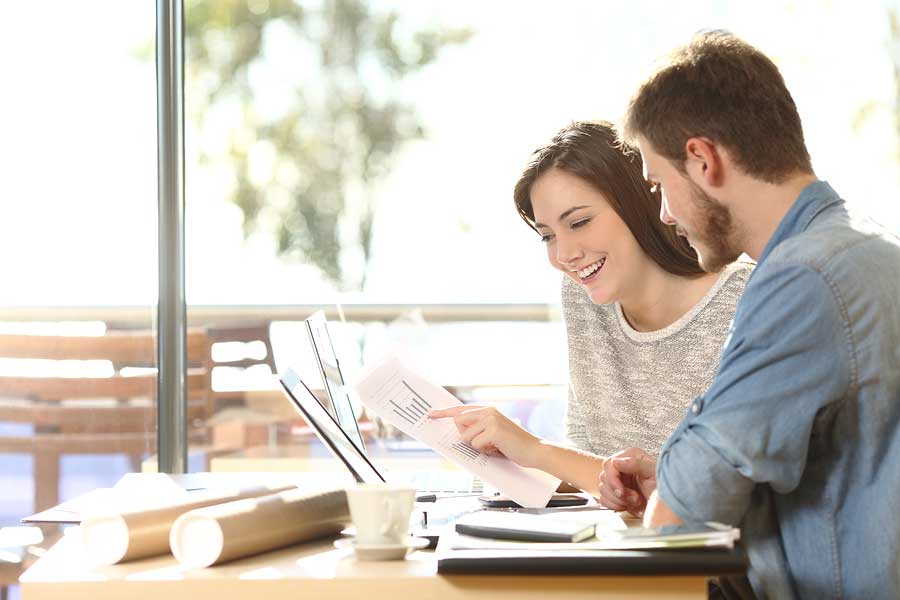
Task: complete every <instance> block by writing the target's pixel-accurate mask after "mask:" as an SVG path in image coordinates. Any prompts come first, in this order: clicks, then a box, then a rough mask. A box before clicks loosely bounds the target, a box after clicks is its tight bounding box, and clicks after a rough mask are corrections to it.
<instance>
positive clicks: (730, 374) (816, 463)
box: [600, 32, 900, 600]
mask: <svg viewBox="0 0 900 600" xmlns="http://www.w3.org/2000/svg"><path fill="white" fill-rule="evenodd" d="M624 134H625V137H626V138H627V139H629V140H631V141H634V142H636V144H637V145H638V146H639V147H640V149H641V152H642V154H643V157H644V161H645V164H646V169H647V177H648V180H649V181H650V183H651V185H654V186H656V187H658V188H659V189H660V190H661V191H662V194H663V201H662V211H661V215H660V216H661V219H662V220H663V221H665V222H667V223H672V224H675V225H676V226H677V228H678V230H679V232H680V233H681V234H682V235H684V236H686V237H687V239H688V240H689V241H690V243H691V245H692V246H693V247H694V249H695V250H696V251H697V253H698V255H699V257H700V262H701V264H702V265H703V267H704V268H705V269H707V270H710V271H715V270H717V269H720V268H721V267H722V266H723V265H725V264H727V263H728V262H730V261H732V260H734V259H735V258H737V257H738V256H739V254H740V253H742V252H745V253H747V254H748V255H749V256H750V257H752V258H753V259H755V260H756V261H757V262H758V266H757V267H756V270H755V272H754V273H753V275H752V276H751V278H750V280H749V282H748V284H747V287H746V289H745V291H744V295H743V298H742V299H741V302H740V304H739V305H738V308H737V311H736V313H735V316H734V321H733V324H732V328H731V331H730V333H729V336H728V338H727V341H726V343H725V347H724V350H723V354H722V358H721V363H720V366H719V370H718V372H717V374H716V378H715V380H714V382H713V384H712V386H711V387H710V388H709V390H708V391H707V392H706V393H705V394H703V395H702V396H700V397H699V398H697V399H696V400H695V401H694V402H693V403H692V405H691V407H690V410H689V411H688V412H687V414H686V416H685V418H684V420H683V421H682V423H681V424H680V425H679V426H678V428H677V429H676V431H675V432H674V433H673V434H672V436H671V437H670V438H669V440H668V441H667V442H666V443H665V444H664V446H663V447H662V449H661V451H660V455H659V459H658V463H656V464H654V460H653V458H652V457H649V456H648V455H646V454H644V453H643V452H641V451H639V450H636V449H629V450H626V451H623V452H620V453H618V454H617V455H615V456H613V457H610V458H608V459H606V460H605V461H604V467H603V473H602V474H601V476H600V487H601V494H602V501H603V502H604V504H606V505H608V506H610V507H612V508H617V509H623V508H629V509H631V510H632V511H633V512H638V513H639V512H642V511H643V512H644V521H645V525H648V526H655V525H662V524H675V523H680V522H683V521H688V522H702V521H720V522H724V523H729V524H733V525H738V526H740V527H741V531H742V539H743V543H744V545H745V547H746V549H747V552H748V556H749V559H750V570H749V572H748V579H749V583H750V584H751V585H752V589H753V591H754V592H755V593H756V595H758V596H760V597H769V598H791V597H802V598H815V599H816V600H820V599H823V598H840V597H847V598H882V597H883V598H897V597H900V429H898V425H900V243H898V240H897V239H896V238H895V237H892V236H890V235H888V234H886V233H884V232H883V231H882V230H881V229H880V228H879V227H877V226H876V225H874V224H872V223H871V222H867V221H864V220H855V219H853V218H851V217H850V216H849V215H848V212H847V209H846V207H845V205H844V201H843V200H841V199H840V197H839V196H838V195H837V194H836V193H835V191H834V190H833V189H832V188H831V187H830V186H829V185H828V184H827V183H825V182H823V181H819V180H818V179H817V178H816V176H815V174H814V172H813V169H812V165H811V162H810V158H809V154H808V152H807V150H806V146H805V143H804V140H803V131H802V127H801V124H800V117H799V115H798V114H797V108H796V106H795V104H794V101H793V99H792V98H791V95H790V93H789V92H788V90H787V88H786V86H785V84H784V80H783V79H782V77H781V75H780V73H779V72H778V69H777V67H776V66H775V65H774V64H773V63H772V61H770V60H769V59H768V58H767V57H765V56H764V55H763V54H762V53H760V52H759V51H758V50H756V49H755V48H753V47H752V46H750V45H748V44H746V43H745V42H743V41H741V40H739V39H738V38H736V37H734V36H732V35H730V34H727V33H724V32H708V33H704V34H701V35H699V36H697V37H696V38H695V39H694V40H692V42H691V43H690V44H689V45H688V46H686V47H685V48H683V49H681V50H679V51H678V52H677V53H676V54H675V55H674V56H673V57H672V60H671V63H670V64H668V65H666V66H665V67H663V68H662V69H661V70H660V71H658V72H657V73H656V74H655V75H653V76H652V77H651V78H650V79H649V80H648V81H647V82H646V83H644V85H643V86H642V87H641V88H640V90H639V91H638V93H637V94H636V96H635V97H634V98H633V99H632V102H631V104H630V106H629V110H628V113H627V116H626V120H625V128H624ZM885 201H886V202H896V201H897V199H895V198H885Z"/></svg>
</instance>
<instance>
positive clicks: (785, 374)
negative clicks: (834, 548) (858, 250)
mask: <svg viewBox="0 0 900 600" xmlns="http://www.w3.org/2000/svg"><path fill="white" fill-rule="evenodd" d="M773 263H775V261H774V260H769V261H767V263H766V264H765V265H764V266H762V265H761V266H760V267H759V268H758V269H757V272H756V273H755V274H754V275H753V277H752V278H751V281H750V283H749V284H748V286H747V289H746V290H745V293H744V297H743V298H742V299H741V302H740V305H739V306H738V309H737V311H736V313H735V319H734V323H733V325H732V330H731V333H730V334H729V338H728V340H727V341H726V344H725V349H724V350H723V354H722V359H721V362H720V364H719V370H718V372H717V374H716V378H715V381H714V382H713V384H712V386H711V387H710V388H709V390H708V391H707V393H706V394H704V395H703V396H701V397H699V398H697V399H696V400H695V401H694V403H693V404H692V405H691V409H690V410H689V411H688V412H687V415H686V416H685V418H684V420H683V421H682V422H681V424H680V425H679V426H678V428H677V429H676V430H675V432H674V433H673V434H672V436H671V437H670V438H669V439H668V441H667V442H666V443H665V444H664V445H663V448H662V449H661V451H660V456H659V463H658V466H657V481H658V489H659V494H660V497H661V498H662V500H663V501H664V502H665V503H666V504H667V505H668V506H669V507H670V508H671V509H672V510H673V511H674V512H675V513H676V514H677V515H678V516H679V517H681V518H682V519H684V520H685V521H709V520H714V521H720V522H723V523H730V524H735V525H736V524H738V523H740V521H741V519H742V517H743V516H744V513H745V512H746V510H747V507H748V505H749V502H750V496H751V493H752V491H753V488H754V486H755V485H757V484H768V485H770V486H771V487H772V489H773V490H774V491H776V492H778V493H787V492H790V491H791V490H793V489H794V488H795V487H796V486H797V485H798V483H799V481H800V477H801V475H802V473H803V470H804V467H805V465H806V459H807V451H808V447H809V440H810V435H811V433H812V431H813V428H814V426H815V423H816V421H817V419H818V418H821V417H824V416H826V415H827V414H830V412H831V411H829V407H832V406H834V405H836V404H837V402H838V401H839V400H840V399H842V398H844V397H845V395H846V393H847V390H848V387H849V385H850V368H851V367H850V360H849V358H848V356H849V349H848V348H849V347H848V343H849V341H848V340H849V338H848V330H847V328H846V320H845V318H844V317H843V313H842V310H841V305H840V303H839V301H838V299H837V298H836V297H835V295H834V294H833V293H832V290H831V287H830V286H829V285H828V282H827V280H826V279H825V277H824V276H823V275H822V274H821V273H819V272H817V271H815V270H813V269H812V268H810V267H808V266H805V265H796V264H792V265H776V264H773Z"/></svg>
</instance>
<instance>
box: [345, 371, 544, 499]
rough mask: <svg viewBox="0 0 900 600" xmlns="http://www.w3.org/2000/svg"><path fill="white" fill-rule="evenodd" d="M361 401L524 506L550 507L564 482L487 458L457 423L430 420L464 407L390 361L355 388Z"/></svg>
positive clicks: (503, 459)
mask: <svg viewBox="0 0 900 600" xmlns="http://www.w3.org/2000/svg"><path fill="white" fill-rule="evenodd" d="M356 393H357V394H358V395H359V398H360V400H362V402H363V404H365V405H366V407H368V408H369V409H370V410H372V411H373V412H374V413H375V414H377V415H378V416H379V417H381V418H382V419H384V420H385V421H387V422H388V423H390V424H391V425H393V426H395V427H397V428H398V429H399V430H400V431H402V432H403V433H405V434H407V435H409V436H411V437H413V438H415V439H417V440H419V441H420V442H423V443H425V444H427V445H428V446H429V447H430V448H431V449H433V450H434V451H435V452H437V453H438V454H440V455H441V456H443V457H444V458H446V459H448V460H450V461H451V462H453V463H455V464H457V465H459V466H460V467H462V468H464V469H466V470H468V471H471V472H472V473H475V474H476V475H478V476H479V477H480V478H481V479H482V480H484V481H485V482H486V483H488V484H489V485H491V486H493V487H495V488H497V489H498V490H500V491H501V492H502V493H504V494H506V495H507V496H509V497H510V498H512V499H513V500H514V501H516V502H517V503H519V504H521V505H522V506H525V507H530V508H537V507H542V506H546V505H547V502H548V501H549V500H550V497H551V496H552V495H553V492H555V491H556V488H557V487H558V486H559V482H560V480H559V479H557V478H556V477H553V476H552V475H550V474H548V473H544V472H543V471H538V470H537V469H529V468H525V467H521V466H519V465H517V464H516V463H514V462H512V461H511V460H509V459H508V458H506V457H504V456H497V455H491V454H484V453H483V452H480V451H478V450H476V449H475V448H474V447H472V446H471V445H470V444H468V443H466V442H464V441H463V439H462V437H461V436H460V434H459V431H458V430H457V429H456V425H454V423H453V419H451V418H446V419H431V418H429V417H428V416H427V415H428V411H430V410H432V409H441V408H449V407H451V406H460V405H462V402H460V401H459V400H457V399H456V398H455V397H454V396H453V395H452V394H450V393H449V392H448V391H447V390H445V389H444V388H442V387H441V386H439V385H436V384H434V383H431V382H430V381H427V380H426V379H425V378H423V377H422V376H421V375H419V374H417V373H415V372H413V371H412V370H411V369H409V368H408V367H406V366H405V365H403V364H402V363H401V362H400V360H399V359H397V358H396V357H392V358H389V359H387V360H385V361H384V362H382V363H381V364H379V365H378V366H376V367H375V368H374V369H372V370H371V371H369V372H368V373H367V374H365V375H364V376H363V377H362V379H361V380H360V381H359V382H358V383H357V384H356Z"/></svg>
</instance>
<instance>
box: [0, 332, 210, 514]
mask: <svg viewBox="0 0 900 600" xmlns="http://www.w3.org/2000/svg"><path fill="white" fill-rule="evenodd" d="M210 348H211V344H210V340H209V336H208V335H207V332H206V330H204V329H199V328H197V329H190V330H189V331H188V333H187V356H188V375H187V388H188V390H187V393H188V408H187V415H188V424H189V442H191V443H206V441H207V438H208V435H207V428H206V420H207V419H208V418H209V417H210V416H211V414H212V412H213V394H212V385H211V368H210V365H211V358H210ZM0 358H7V359H8V358H15V359H44V360H48V361H73V360H75V361H103V362H97V363H85V364H90V365H92V366H94V367H100V368H104V366H105V369H104V370H105V371H107V372H106V373H102V374H98V373H91V374H90V375H89V376H86V377H79V376H74V377H73V376H65V377H63V376H57V375H56V374H54V375H52V376H19V375H16V376H9V375H6V376H3V375H0V422H7V423H8V422H14V423H30V424H32V425H33V427H34V430H33V433H32V434H31V435H19V436H12V435H5V436H3V435H0V453H28V454H32V455H33V456H34V483H35V491H34V511H35V512H37V511H41V510H45V509H47V508H50V507H52V506H55V505H56V504H58V503H59V473H60V468H59V463H60V456H61V455H63V454H117V453H124V454H126V455H128V456H130V457H131V459H132V464H133V465H134V468H135V470H139V469H140V462H141V457H142V456H143V455H145V454H148V453H153V452H156V421H157V412H156V387H157V384H156V370H155V368H154V367H155V363H156V336H155V334H154V333H153V332H152V331H113V332H108V333H107V334H106V335H102V336H80V337H74V336H43V335H0ZM51 364H55V365H57V366H59V365H63V364H69V365H71V364H72V363H51ZM76 364H77V363H76Z"/></svg>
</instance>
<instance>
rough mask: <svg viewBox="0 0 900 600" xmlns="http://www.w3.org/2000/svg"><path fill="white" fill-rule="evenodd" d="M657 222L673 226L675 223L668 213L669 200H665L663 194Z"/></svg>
mask: <svg viewBox="0 0 900 600" xmlns="http://www.w3.org/2000/svg"><path fill="white" fill-rule="evenodd" d="M659 220H660V221H662V222H663V223H665V224H666V225H675V224H676V223H677V221H676V220H675V219H674V218H673V217H672V213H671V212H669V199H668V198H666V195H665V194H663V195H662V202H660V204H659Z"/></svg>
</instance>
